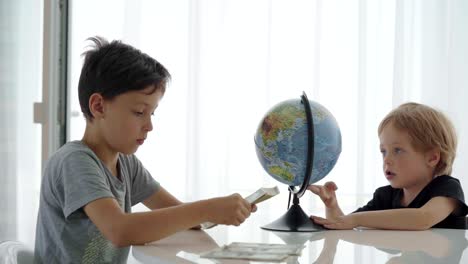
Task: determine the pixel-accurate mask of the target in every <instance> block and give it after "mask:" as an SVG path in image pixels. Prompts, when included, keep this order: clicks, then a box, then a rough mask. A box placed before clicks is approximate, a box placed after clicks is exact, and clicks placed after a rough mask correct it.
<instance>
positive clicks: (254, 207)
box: [251, 204, 257, 213]
mask: <svg viewBox="0 0 468 264" xmlns="http://www.w3.org/2000/svg"><path fill="white" fill-rule="evenodd" d="M251 212H252V213H254V212H257V206H256V205H255V204H252V211H251Z"/></svg>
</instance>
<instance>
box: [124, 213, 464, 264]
mask: <svg viewBox="0 0 468 264" xmlns="http://www.w3.org/2000/svg"><path fill="white" fill-rule="evenodd" d="M267 222H269V221H267V220H265V217H262V216H260V215H257V214H253V215H252V216H251V217H250V218H249V219H247V221H246V222H245V223H244V224H242V225H241V226H239V227H234V226H217V227H214V228H212V229H209V230H207V231H196V230H188V231H183V232H179V233H177V234H175V235H173V236H170V237H168V238H165V239H162V240H160V241H156V242H153V243H149V244H147V245H144V246H133V247H132V253H131V254H132V255H133V258H135V259H136V260H137V261H139V262H141V263H164V264H166V263H200V264H202V263H208V264H212V263H255V262H249V261H234V260H217V261H212V260H207V259H199V258H198V254H199V253H200V252H204V251H208V250H210V249H213V248H217V247H219V246H223V245H225V244H229V243H231V242H258V243H286V244H297V243H299V244H304V245H305V246H306V247H305V248H304V250H303V251H302V255H301V256H300V257H298V258H292V259H289V260H287V262H284V263H301V264H309V263H346V264H348V263H425V264H426V263H468V253H465V251H467V250H466V248H467V245H468V240H467V239H466V238H467V235H468V232H466V231H465V230H457V229H431V230H426V231H384V230H344V231H336V230H333V231H322V232H314V233H285V232H271V231H265V230H263V229H261V228H260V226H262V225H264V224H266V223H267ZM467 252H468V251H467ZM262 263H265V262H262Z"/></svg>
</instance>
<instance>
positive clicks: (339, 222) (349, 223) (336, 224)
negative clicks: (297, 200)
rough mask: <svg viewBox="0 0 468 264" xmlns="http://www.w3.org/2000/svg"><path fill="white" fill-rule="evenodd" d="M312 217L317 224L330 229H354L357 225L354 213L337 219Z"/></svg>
mask: <svg viewBox="0 0 468 264" xmlns="http://www.w3.org/2000/svg"><path fill="white" fill-rule="evenodd" d="M310 219H311V220H312V221H314V222H315V223H317V224H320V225H323V226H324V227H326V228H328V229H353V228H355V227H357V226H358V225H357V223H356V222H355V221H354V217H353V215H343V216H339V217H337V218H335V219H325V218H322V217H318V216H314V215H311V216H310Z"/></svg>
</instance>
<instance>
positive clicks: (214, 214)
mask: <svg viewBox="0 0 468 264" xmlns="http://www.w3.org/2000/svg"><path fill="white" fill-rule="evenodd" d="M210 207H211V208H210V209H209V211H210V212H211V213H210V219H209V221H210V222H213V223H215V224H223V225H235V226H238V225H240V224H242V223H243V222H244V221H245V219H247V217H249V216H250V213H251V212H252V211H255V209H256V207H255V206H253V205H251V204H250V203H249V202H247V201H246V200H245V199H244V198H242V196H240V195H239V194H238V193H235V194H232V195H229V196H225V197H219V198H213V199H212V201H211V204H210Z"/></svg>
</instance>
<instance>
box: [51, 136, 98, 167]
mask: <svg viewBox="0 0 468 264" xmlns="http://www.w3.org/2000/svg"><path fill="white" fill-rule="evenodd" d="M74 155H86V156H90V158H92V159H97V156H96V154H94V152H93V151H92V150H91V149H90V148H89V147H88V146H86V145H85V144H84V143H83V142H81V141H78V140H76V141H70V142H67V143H65V144H64V145H63V146H61V147H60V148H59V149H58V150H57V151H56V152H55V153H54V154H52V156H51V157H50V158H49V160H48V163H49V164H50V163H56V162H61V161H63V160H65V159H69V158H70V156H74Z"/></svg>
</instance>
